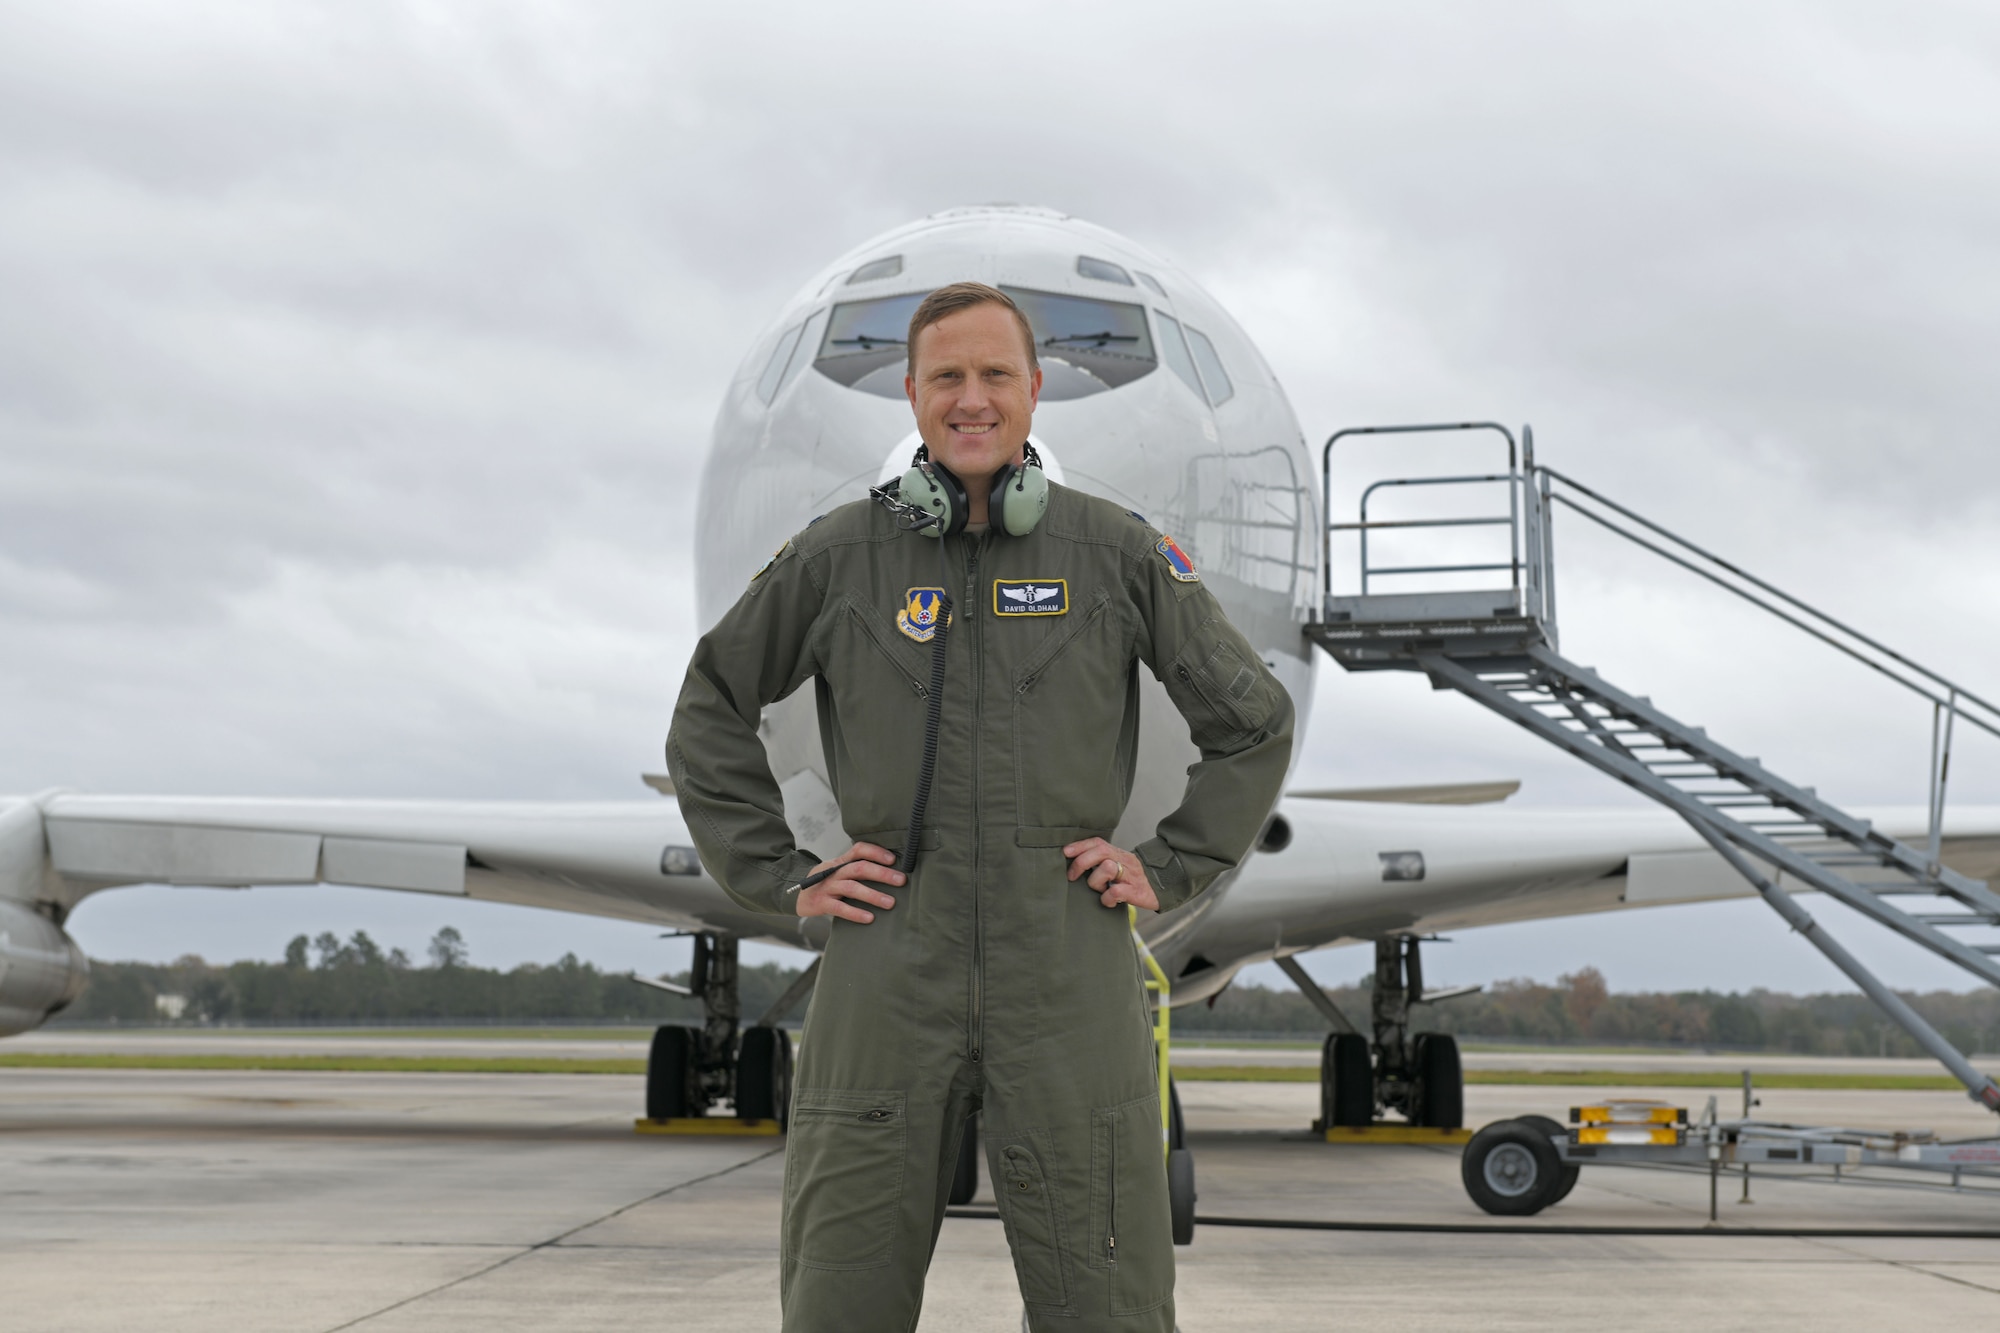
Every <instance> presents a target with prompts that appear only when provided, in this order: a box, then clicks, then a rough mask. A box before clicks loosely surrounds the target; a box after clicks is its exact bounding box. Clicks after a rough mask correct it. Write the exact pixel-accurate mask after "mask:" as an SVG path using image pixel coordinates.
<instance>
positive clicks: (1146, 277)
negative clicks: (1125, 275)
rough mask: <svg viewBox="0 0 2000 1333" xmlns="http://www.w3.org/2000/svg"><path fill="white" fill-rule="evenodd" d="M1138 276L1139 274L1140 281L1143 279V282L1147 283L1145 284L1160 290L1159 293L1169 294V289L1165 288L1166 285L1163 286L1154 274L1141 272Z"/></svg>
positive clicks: (1157, 290)
mask: <svg viewBox="0 0 2000 1333" xmlns="http://www.w3.org/2000/svg"><path fill="white" fill-rule="evenodd" d="M1135 272H1136V270H1135ZM1138 276H1139V281H1141V282H1143V283H1145V284H1146V285H1147V286H1148V287H1151V288H1152V289H1153V290H1154V291H1156V292H1158V293H1159V294H1160V295H1161V296H1165V295H1166V294H1167V289H1166V288H1164V287H1162V286H1161V285H1160V280H1159V279H1158V278H1156V277H1154V276H1153V275H1152V274H1150V273H1140V274H1139V275H1138Z"/></svg>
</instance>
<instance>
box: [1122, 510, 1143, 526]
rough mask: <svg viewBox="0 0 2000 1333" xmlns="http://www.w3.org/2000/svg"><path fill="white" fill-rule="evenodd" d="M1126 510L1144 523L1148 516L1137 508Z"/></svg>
mask: <svg viewBox="0 0 2000 1333" xmlns="http://www.w3.org/2000/svg"><path fill="white" fill-rule="evenodd" d="M1125 512H1126V513H1128V514H1130V515H1131V516H1132V517H1133V518H1136V519H1138V520H1139V521H1140V522H1141V523H1144V522H1145V521H1146V516H1145V515H1144V514H1142V513H1140V512H1139V511H1138V510H1136V509H1128V510H1126V511H1125Z"/></svg>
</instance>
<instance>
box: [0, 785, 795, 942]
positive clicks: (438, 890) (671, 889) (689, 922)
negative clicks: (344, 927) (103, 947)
mask: <svg viewBox="0 0 2000 1333" xmlns="http://www.w3.org/2000/svg"><path fill="white" fill-rule="evenodd" d="M804 776H807V777H810V775H804ZM815 781H816V779H815ZM822 789H823V787H822ZM800 795H801V796H802V797H810V795H812V793H804V792H802V793H800ZM28 804H32V805H34V806H37V807H39V809H40V813H41V820H40V824H41V834H42V838H43V841H44V845H45V848H46V861H45V862H44V869H43V873H42V875H41V876H40V879H41V881H42V882H41V883H40V884H39V885H37V886H34V890H33V892H32V893H31V894H29V895H22V894H21V893H20V890H19V888H17V887H15V886H12V885H9V886H7V887H8V888H9V889H10V893H9V896H31V897H33V898H35V899H38V900H43V901H50V902H53V903H54V904H55V905H56V906H58V907H59V908H60V909H61V910H62V912H63V913H64V914H67V912H68V911H69V910H70V909H71V908H73V907H74V906H75V905H76V904H77V903H78V902H80V901H81V900H82V899H83V898H85V897H87V896H89V895H90V894H92V893H96V892H100V891H102V890H104V889H108V888H114V887H117V886H120V885H131V884H175V885H199V886H210V887H219V888H248V887H251V886H266V885H284V884H345V885H355V886H360V887H365V888H379V889H394V890H399V891H404V892H413V893H433V894H439V895H443V896H446V897H463V898H473V899H479V900H482V901H488V902H505V903H516V904H520V905H523V906H529V907H546V908H553V909H556V910H559V911H567V912H582V913H587V914H590V915H594V916H608V917H616V918H620V919H623V920H628V921H641V922H645V923H648V924H651V925H660V926H667V927H674V928H680V929H692V928H709V929H716V930H725V931H729V932H732V933H735V934H738V935H742V936H744V937H747V938H754V939H766V940H770V941H772V942H774V943H780V944H789V945H794V946H797V945H800V944H801V943H802V942H803V941H801V939H800V938H798V936H797V928H796V926H791V925H789V923H787V922H785V921H782V920H778V919H774V918H771V917H767V916H758V915H755V914H753V913H749V912H745V911H743V910H742V909H741V908H739V907H737V906H736V904H735V903H733V902H732V901H731V900H730V899H729V898H728V896H727V895H725V894H724V893H723V892H722V889H721V887H720V886H719V885H718V884H716V883H715V881H714V880H712V879H710V878H709V876H708V875H707V874H706V873H705V872H704V871H703V870H702V868H701V862H700V859H699V858H698V857H697V856H696V854H695V850H694V846H693V840H692V839H690V838H689V837H688V833H687V828H686V825H685V824H684V823H683V822H682V820H681V816H680V811H679V809H678V808H677V807H676V806H675V804H674V803H673V802H672V801H667V800H660V799H658V798H654V799H651V800H643V801H602V802H506V801H375V800H280V799H258V798H227V797H179V796H86V795H73V794H50V795H45V796H40V797H35V798H32V799H31V801H30V802H28ZM800 804H801V806H802V807H804V808H805V809H807V810H810V808H811V807H812V804H813V802H812V801H811V800H810V799H802V800H801V802H800ZM16 813H17V814H18V813H21V812H20V811H18V810H17V812H16ZM796 822H797V821H796V820H795V823H796ZM9 823H10V827H11V826H12V825H13V824H15V823H18V821H9ZM807 845H812V844H807Z"/></svg>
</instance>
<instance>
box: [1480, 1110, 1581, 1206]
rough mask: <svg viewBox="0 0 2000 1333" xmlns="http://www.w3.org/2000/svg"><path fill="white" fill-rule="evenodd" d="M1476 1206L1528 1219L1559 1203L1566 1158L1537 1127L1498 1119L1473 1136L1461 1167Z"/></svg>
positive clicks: (1522, 1122) (1521, 1122)
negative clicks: (1556, 1202) (1558, 1193)
mask: <svg viewBox="0 0 2000 1333" xmlns="http://www.w3.org/2000/svg"><path fill="white" fill-rule="evenodd" d="M1458 1173H1459V1179H1460V1180H1462V1181H1463V1182H1464V1183H1465V1192H1466V1193H1467V1194H1468V1195H1470V1196H1471V1197H1472V1201H1473V1202H1474V1203H1476V1204H1478V1205H1479V1206H1480V1207H1481V1208H1483V1209H1485V1210H1486V1211H1487V1212H1489V1213H1492V1214H1494V1215H1495V1216H1497V1217H1529V1216H1532V1215H1533V1214H1535V1213H1539V1212H1541V1211H1542V1209H1544V1208H1546V1207H1548V1206H1549V1205H1550V1204H1552V1203H1554V1202H1555V1201H1556V1198H1557V1197H1558V1196H1557V1191H1559V1190H1560V1189H1561V1188H1562V1175H1563V1166H1562V1159H1561V1158H1560V1157H1558V1156H1557V1155H1556V1146H1555V1144H1553V1143H1551V1142H1549V1136H1548V1135H1547V1134H1545V1133H1543V1132H1542V1128H1541V1127H1540V1126H1539V1125H1532V1124H1528V1123H1526V1122H1525V1121H1520V1120H1496V1121H1495V1122H1493V1123H1492V1124H1490V1125H1488V1126H1486V1128H1484V1129H1482V1130H1480V1131H1479V1132H1478V1133H1477V1134H1474V1135H1473V1136H1472V1142H1470V1143H1468V1144H1466V1145H1465V1156H1464V1157H1463V1158H1461V1159H1460V1161H1459V1166H1458Z"/></svg>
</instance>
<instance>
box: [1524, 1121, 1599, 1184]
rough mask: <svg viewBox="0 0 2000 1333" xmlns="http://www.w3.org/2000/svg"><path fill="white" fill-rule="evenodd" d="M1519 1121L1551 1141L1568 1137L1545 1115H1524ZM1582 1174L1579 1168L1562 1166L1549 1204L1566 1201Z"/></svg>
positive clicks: (1572, 1165)
mask: <svg viewBox="0 0 2000 1333" xmlns="http://www.w3.org/2000/svg"><path fill="white" fill-rule="evenodd" d="M1520 1119H1521V1123H1522V1124H1524V1125H1533V1126H1534V1127H1535V1128H1536V1129H1539V1130H1541V1131H1542V1132H1543V1133H1544V1134H1546V1135H1548V1136H1549V1137H1550V1138H1552V1139H1566V1138H1568V1137H1569V1131H1568V1130H1567V1129H1565V1128H1563V1126H1562V1125H1561V1124H1559V1123H1557V1122H1556V1121H1554V1120H1551V1119H1549V1118H1548V1117H1547V1116H1545V1115H1524V1116H1522V1117H1521V1118H1520ZM1582 1174H1583V1168H1582V1167H1580V1166H1576V1165H1574V1164H1571V1165H1567V1166H1564V1167H1563V1169H1562V1179H1561V1180H1559V1181H1558V1182H1557V1183H1556V1197H1555V1198H1553V1199H1550V1200H1549V1203H1550V1204H1551V1205H1554V1204H1558V1203H1561V1202H1562V1201H1563V1200H1564V1199H1567V1198H1568V1197H1569V1192H1570V1191H1571V1190H1573V1189H1575V1188H1576V1178H1577V1177H1578V1176H1580V1175H1582Z"/></svg>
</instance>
